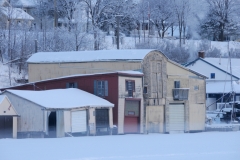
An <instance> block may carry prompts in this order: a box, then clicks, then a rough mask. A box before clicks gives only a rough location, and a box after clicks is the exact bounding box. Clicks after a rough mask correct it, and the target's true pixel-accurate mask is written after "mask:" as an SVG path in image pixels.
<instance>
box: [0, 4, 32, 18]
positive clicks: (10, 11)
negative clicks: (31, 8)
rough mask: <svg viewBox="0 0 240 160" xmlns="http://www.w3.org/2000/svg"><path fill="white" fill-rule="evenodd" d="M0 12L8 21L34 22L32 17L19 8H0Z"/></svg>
mask: <svg viewBox="0 0 240 160" xmlns="http://www.w3.org/2000/svg"><path fill="white" fill-rule="evenodd" d="M0 12H1V13H2V14H3V15H5V16H6V17H10V19H18V20H34V18H33V17H32V16H30V15H29V14H27V13H26V12H25V11H24V10H22V9H21V8H12V7H0Z"/></svg>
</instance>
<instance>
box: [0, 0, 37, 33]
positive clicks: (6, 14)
mask: <svg viewBox="0 0 240 160" xmlns="http://www.w3.org/2000/svg"><path fill="white" fill-rule="evenodd" d="M0 20H1V22H0V25H1V27H3V28H4V29H8V28H9V27H15V28H16V27H21V26H23V25H24V26H25V25H27V26H29V27H31V25H32V21H33V20H34V18H33V17H32V16H31V15H29V14H28V13H26V12H25V11H24V10H23V9H21V8H15V7H12V6H11V5H10V4H9V3H8V1H6V0H1V1H0Z"/></svg>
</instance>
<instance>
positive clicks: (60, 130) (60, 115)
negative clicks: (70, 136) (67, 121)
mask: <svg viewBox="0 0 240 160" xmlns="http://www.w3.org/2000/svg"><path fill="white" fill-rule="evenodd" d="M56 114H57V138H61V137H64V136H65V133H64V111H63V110H58V111H56Z"/></svg>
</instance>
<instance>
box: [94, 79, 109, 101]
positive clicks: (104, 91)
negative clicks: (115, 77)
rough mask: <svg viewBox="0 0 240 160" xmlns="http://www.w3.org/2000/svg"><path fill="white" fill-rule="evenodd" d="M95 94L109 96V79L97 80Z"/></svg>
mask: <svg viewBox="0 0 240 160" xmlns="http://www.w3.org/2000/svg"><path fill="white" fill-rule="evenodd" d="M94 94H95V95H97V96H101V97H105V96H108V81H103V80H95V81H94Z"/></svg>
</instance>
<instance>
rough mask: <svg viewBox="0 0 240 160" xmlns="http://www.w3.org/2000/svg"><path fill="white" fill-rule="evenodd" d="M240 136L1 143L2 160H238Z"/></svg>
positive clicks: (206, 134) (213, 134)
mask: <svg viewBox="0 0 240 160" xmlns="http://www.w3.org/2000/svg"><path fill="white" fill-rule="evenodd" d="M239 158H240V132H239V131H238V132H202V133H185V134H148V135H141V134H133V135H115V136H90V137H68V138H55V139H54V138H53V139H0V159H1V160H15V159H16V160H50V159H51V160H238V159H239Z"/></svg>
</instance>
